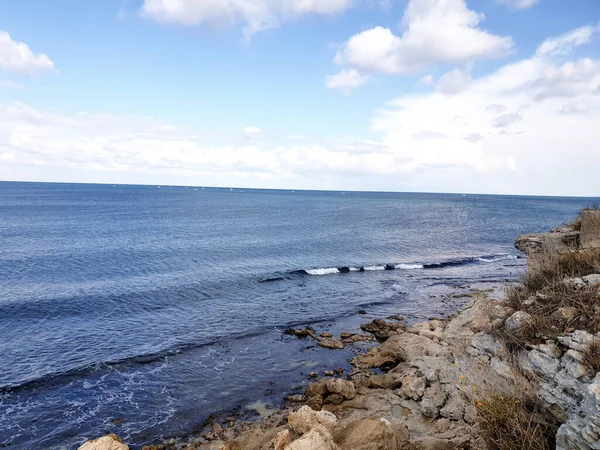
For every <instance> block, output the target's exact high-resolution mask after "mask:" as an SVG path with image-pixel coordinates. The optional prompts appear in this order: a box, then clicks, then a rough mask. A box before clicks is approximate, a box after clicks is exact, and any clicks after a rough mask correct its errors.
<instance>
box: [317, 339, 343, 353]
mask: <svg viewBox="0 0 600 450" xmlns="http://www.w3.org/2000/svg"><path fill="white" fill-rule="evenodd" d="M319 346H321V347H323V348H330V349H339V350H341V349H343V348H344V343H343V342H342V341H341V340H340V339H335V338H323V339H321V341H320V342H319Z"/></svg>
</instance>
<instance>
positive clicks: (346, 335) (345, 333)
mask: <svg viewBox="0 0 600 450" xmlns="http://www.w3.org/2000/svg"><path fill="white" fill-rule="evenodd" d="M352 334H353V333H348V332H347V331H344V332H343V333H341V334H340V338H341V339H348V338H349V337H350V336H352Z"/></svg>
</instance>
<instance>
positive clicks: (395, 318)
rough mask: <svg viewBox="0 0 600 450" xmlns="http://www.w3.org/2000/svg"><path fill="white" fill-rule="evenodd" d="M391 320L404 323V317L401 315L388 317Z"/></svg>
mask: <svg viewBox="0 0 600 450" xmlns="http://www.w3.org/2000/svg"><path fill="white" fill-rule="evenodd" d="M388 319H389V320H397V321H398V322H404V316H402V315H400V314H395V315H393V316H389V317H388Z"/></svg>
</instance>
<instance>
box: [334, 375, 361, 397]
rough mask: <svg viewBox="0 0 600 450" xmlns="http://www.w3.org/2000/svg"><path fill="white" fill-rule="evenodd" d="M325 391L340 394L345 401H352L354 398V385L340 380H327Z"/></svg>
mask: <svg viewBox="0 0 600 450" xmlns="http://www.w3.org/2000/svg"><path fill="white" fill-rule="evenodd" d="M327 391H328V392H330V393H332V394H340V395H341V396H343V397H344V398H345V399H348V400H352V399H353V398H354V397H355V396H356V389H355V388H354V384H352V382H350V381H346V380H342V379H341V378H333V379H331V380H327Z"/></svg>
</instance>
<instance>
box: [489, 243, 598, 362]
mask: <svg viewBox="0 0 600 450" xmlns="http://www.w3.org/2000/svg"><path fill="white" fill-rule="evenodd" d="M548 258H549V259H550V260H549V261H547V265H546V266H547V268H546V269H545V270H543V271H539V272H536V273H532V274H528V275H527V276H526V277H525V278H524V280H523V284H522V285H521V286H518V287H515V288H512V289H511V290H510V291H509V293H508V305H509V306H510V307H511V308H513V309H514V310H515V311H525V312H527V313H529V314H530V315H531V316H532V317H531V320H530V321H528V322H526V323H525V324H524V326H523V327H521V328H520V329H519V330H517V331H516V332H510V333H509V332H507V331H506V330H505V329H504V327H503V326H502V327H498V328H497V329H495V330H494V334H495V335H496V336H497V337H499V338H501V339H503V340H504V341H505V342H506V343H507V346H508V347H509V348H510V349H513V350H514V349H515V348H518V347H526V346H527V345H528V344H538V343H542V342H544V341H545V340H547V339H554V338H556V337H557V336H559V335H562V334H564V333H568V332H572V331H574V330H575V329H579V330H585V331H588V332H590V333H597V332H598V331H600V293H599V292H598V287H597V286H594V287H587V286H586V287H583V288H577V287H574V286H569V285H568V284H566V283H565V282H564V280H565V279H568V278H575V277H582V276H586V275H591V274H594V273H600V251H599V250H597V249H593V250H591V249H590V250H587V251H579V252H567V253H561V254H553V255H549V256H548Z"/></svg>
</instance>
